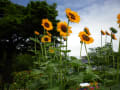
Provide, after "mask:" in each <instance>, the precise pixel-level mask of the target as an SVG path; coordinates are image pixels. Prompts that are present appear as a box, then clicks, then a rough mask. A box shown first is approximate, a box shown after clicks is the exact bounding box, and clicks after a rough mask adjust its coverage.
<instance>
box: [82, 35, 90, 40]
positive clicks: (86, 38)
mask: <svg viewBox="0 0 120 90" xmlns="http://www.w3.org/2000/svg"><path fill="white" fill-rule="evenodd" d="M82 37H83V39H84V40H86V41H89V40H90V38H89V37H88V36H86V35H82Z"/></svg>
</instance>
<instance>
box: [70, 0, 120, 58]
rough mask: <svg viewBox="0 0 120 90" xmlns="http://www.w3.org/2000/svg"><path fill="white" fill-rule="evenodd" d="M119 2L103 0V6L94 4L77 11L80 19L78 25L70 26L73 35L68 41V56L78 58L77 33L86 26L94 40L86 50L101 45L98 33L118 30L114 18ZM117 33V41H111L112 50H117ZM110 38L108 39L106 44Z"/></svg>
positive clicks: (119, 11)
mask: <svg viewBox="0 0 120 90" xmlns="http://www.w3.org/2000/svg"><path fill="white" fill-rule="evenodd" d="M119 4H120V0H114V2H113V0H105V1H104V3H103V4H98V3H94V4H92V5H91V6H89V7H86V8H84V9H82V10H78V11H77V12H78V13H79V15H80V17H81V21H80V23H79V24H72V25H71V24H70V25H71V26H72V31H73V34H71V36H70V37H69V39H68V44H69V45H68V48H69V49H71V50H72V51H71V53H70V55H72V56H79V53H80V43H79V41H80V39H79V37H78V33H79V32H80V31H82V30H83V28H84V27H85V26H87V27H88V28H89V29H90V31H91V33H92V37H93V38H94V43H92V44H90V45H87V47H88V48H94V47H98V46H100V45H101V35H100V31H101V29H103V30H109V28H110V27H114V28H116V29H117V30H119V28H118V25H117V23H116V20H117V19H116V16H117V14H118V13H120V5H119ZM118 33H120V32H118ZM118 33H117V34H116V37H117V39H118V40H115V41H113V47H114V50H115V51H117V49H118V42H119V36H120V35H118ZM109 41H110V37H108V42H109ZM104 44H105V37H103V45H104ZM82 55H86V53H85V49H84V48H83V51H82Z"/></svg>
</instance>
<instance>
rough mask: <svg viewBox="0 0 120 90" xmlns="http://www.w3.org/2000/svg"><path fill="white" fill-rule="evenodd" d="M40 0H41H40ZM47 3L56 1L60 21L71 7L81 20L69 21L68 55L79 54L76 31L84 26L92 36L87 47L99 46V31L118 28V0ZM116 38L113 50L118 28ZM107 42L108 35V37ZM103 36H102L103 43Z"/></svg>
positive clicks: (25, 0)
mask: <svg viewBox="0 0 120 90" xmlns="http://www.w3.org/2000/svg"><path fill="white" fill-rule="evenodd" d="M11 1H12V2H14V3H17V4H21V5H24V6H26V5H27V4H28V3H29V1H30V0H11ZM33 1H35V0H33ZM40 1H42V0H40ZM46 1H47V2H48V3H49V4H52V3H54V2H56V3H57V10H58V17H57V18H58V19H60V20H61V21H67V18H66V14H65V9H66V8H71V9H72V10H74V11H76V12H78V14H79V15H80V18H81V21H80V23H79V24H74V23H70V26H72V32H73V33H72V34H71V36H70V37H69V38H68V44H69V45H68V48H69V49H70V50H72V52H71V53H70V55H73V56H79V50H80V43H79V41H80V39H79V37H78V33H79V32H80V31H82V30H83V28H84V27H88V28H89V29H90V32H91V33H92V35H91V36H92V37H94V43H93V44H90V45H87V48H94V47H98V46H100V41H101V40H100V31H101V29H103V30H108V32H109V28H110V27H114V28H116V29H117V30H119V28H118V25H117V23H116V21H117V19H116V17H117V14H118V13H120V0H46ZM116 36H117V40H115V41H113V47H114V51H117V50H118V42H119V36H120V30H119V32H118V33H117V34H116ZM107 41H108V42H109V41H110V37H108V40H107ZM104 42H105V37H103V45H104ZM82 55H86V53H85V49H84V48H83V50H82Z"/></svg>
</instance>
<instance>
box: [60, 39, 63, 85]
mask: <svg viewBox="0 0 120 90" xmlns="http://www.w3.org/2000/svg"><path fill="white" fill-rule="evenodd" d="M61 42H62V38H61V37H60V79H61V86H62V83H63V80H62V79H63V77H62V55H61Z"/></svg>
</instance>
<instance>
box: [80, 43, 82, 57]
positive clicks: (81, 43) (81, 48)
mask: <svg viewBox="0 0 120 90" xmlns="http://www.w3.org/2000/svg"><path fill="white" fill-rule="evenodd" d="M82 45H83V43H81V47H80V58H81V52H82Z"/></svg>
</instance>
